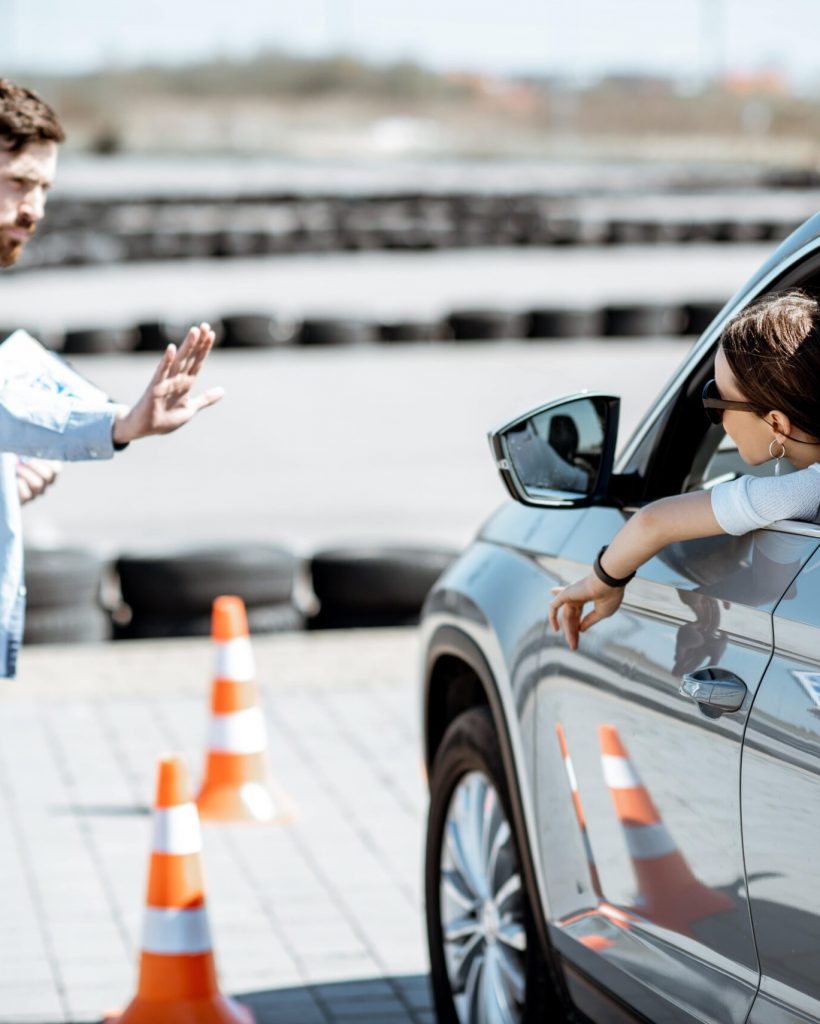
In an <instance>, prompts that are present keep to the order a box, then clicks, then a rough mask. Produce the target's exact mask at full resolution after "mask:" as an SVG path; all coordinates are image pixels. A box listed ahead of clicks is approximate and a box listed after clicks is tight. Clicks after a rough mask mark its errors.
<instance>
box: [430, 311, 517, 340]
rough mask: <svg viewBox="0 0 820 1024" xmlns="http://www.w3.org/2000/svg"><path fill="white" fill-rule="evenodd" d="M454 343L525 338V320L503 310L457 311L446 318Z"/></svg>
mask: <svg viewBox="0 0 820 1024" xmlns="http://www.w3.org/2000/svg"><path fill="white" fill-rule="evenodd" d="M448 322H449V324H450V329H451V330H452V332H453V337H454V338H455V340H456V341H500V340H506V339H509V338H525V337H526V336H527V318H526V317H525V316H522V315H521V314H519V313H510V312H509V311H505V310H492V309H471V310H457V311H455V312H453V313H451V314H450V316H449V318H448Z"/></svg>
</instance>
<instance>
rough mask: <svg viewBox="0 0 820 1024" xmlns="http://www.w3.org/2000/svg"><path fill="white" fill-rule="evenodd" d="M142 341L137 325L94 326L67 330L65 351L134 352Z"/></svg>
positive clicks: (70, 353) (84, 352)
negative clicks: (86, 328) (85, 328)
mask: <svg viewBox="0 0 820 1024" xmlns="http://www.w3.org/2000/svg"><path fill="white" fill-rule="evenodd" d="M139 343H140V333H139V330H138V329H137V328H136V327H94V328H90V329H88V330H76V331H66V333H65V338H64V341H63V352H65V353H66V355H98V354H100V353H104V352H133V351H134V350H135V349H136V348H137V346H138V345H139Z"/></svg>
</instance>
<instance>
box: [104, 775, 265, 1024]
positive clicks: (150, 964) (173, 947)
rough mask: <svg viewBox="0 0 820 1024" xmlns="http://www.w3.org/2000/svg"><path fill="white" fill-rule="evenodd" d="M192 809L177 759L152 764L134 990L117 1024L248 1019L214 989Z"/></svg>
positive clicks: (238, 1023)
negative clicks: (150, 823) (152, 799)
mask: <svg viewBox="0 0 820 1024" xmlns="http://www.w3.org/2000/svg"><path fill="white" fill-rule="evenodd" d="M201 848H202V840H201V837H200V831H199V818H198V816H197V813H196V807H195V806H194V804H193V803H192V802H191V792H190V786H189V784H188V772H187V769H186V767H185V762H184V760H183V759H182V757H180V756H177V755H172V756H169V757H163V758H161V759H160V762H159V773H158V779H157V799H156V810H155V812H154V840H153V849H152V852H151V867H150V871H149V875H148V897H147V901H146V903H147V905H146V910H145V924H144V928H143V937H142V953H141V954H140V967H139V983H138V985H137V994H136V996H135V997H134V999H133V1000H132V1001H131V1003H130V1005H129V1006H128V1008H127V1009H126V1010H125V1011H124V1012H123V1013H122V1014H119V1015H115V1016H108V1017H106V1018H105V1019H106V1021H107V1022H109V1021H110V1022H112V1024H113V1022H114V1021H116V1022H117V1024H253V1022H254V1016H253V1014H252V1013H251V1011H250V1010H248V1009H247V1008H246V1007H244V1006H240V1005H239V1004H238V1003H235V1002H234V1001H233V1000H232V999H228V998H227V997H226V996H223V995H221V994H220V992H219V988H218V985H217V980H216V968H215V966H214V958H213V952H212V949H211V935H210V929H209V926H208V917H207V913H206V910H205V896H204V890H203V882H202V863H201V857H200V851H201Z"/></svg>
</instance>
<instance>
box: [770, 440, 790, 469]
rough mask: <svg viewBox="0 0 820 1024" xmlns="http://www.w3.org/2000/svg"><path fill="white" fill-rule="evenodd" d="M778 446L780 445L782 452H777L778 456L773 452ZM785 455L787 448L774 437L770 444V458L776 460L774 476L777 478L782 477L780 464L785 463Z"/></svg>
mask: <svg viewBox="0 0 820 1024" xmlns="http://www.w3.org/2000/svg"><path fill="white" fill-rule="evenodd" d="M776 444H779V445H780V451H779V452H777V454H775V452H773V451H772V449H773V448H774V446H775V445H776ZM785 454H786V446H785V445H784V444H783V442H782V441H778V440H777V438H776V437H773V438H772V439H771V441H770V442H769V457H770V458H772V459H775V460H776V461H775V464H774V475H775V476H780V463H781V462H782V461H783V456H784V455H785Z"/></svg>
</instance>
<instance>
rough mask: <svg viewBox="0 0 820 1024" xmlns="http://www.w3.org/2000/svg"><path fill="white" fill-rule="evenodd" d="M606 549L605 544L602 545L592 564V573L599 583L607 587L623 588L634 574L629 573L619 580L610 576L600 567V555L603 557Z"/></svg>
mask: <svg viewBox="0 0 820 1024" xmlns="http://www.w3.org/2000/svg"><path fill="white" fill-rule="evenodd" d="M606 548H607V546H606V544H604V546H603V547H602V548H601V550H600V551H599V552H598V555H597V557H596V559H595V561H594V562H593V563H592V571H593V572H594V573H595V575H596V576H597V577H598V579H599V580H600V581H601V583H606V585H607V586H608V587H625V586H626V585H627V583H629V581H630V580H631V579H632V577H633V576H634V575H635V573H634V572H631V573H630V574H629V575H628V576H624V577H622V578H621V579H616V578H615V577H614V576H610V575H609V573H608V572H607V571H606V569H605V568H604V567H603V566H602V565H601V555H603V553H604V552H605V551H606Z"/></svg>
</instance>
